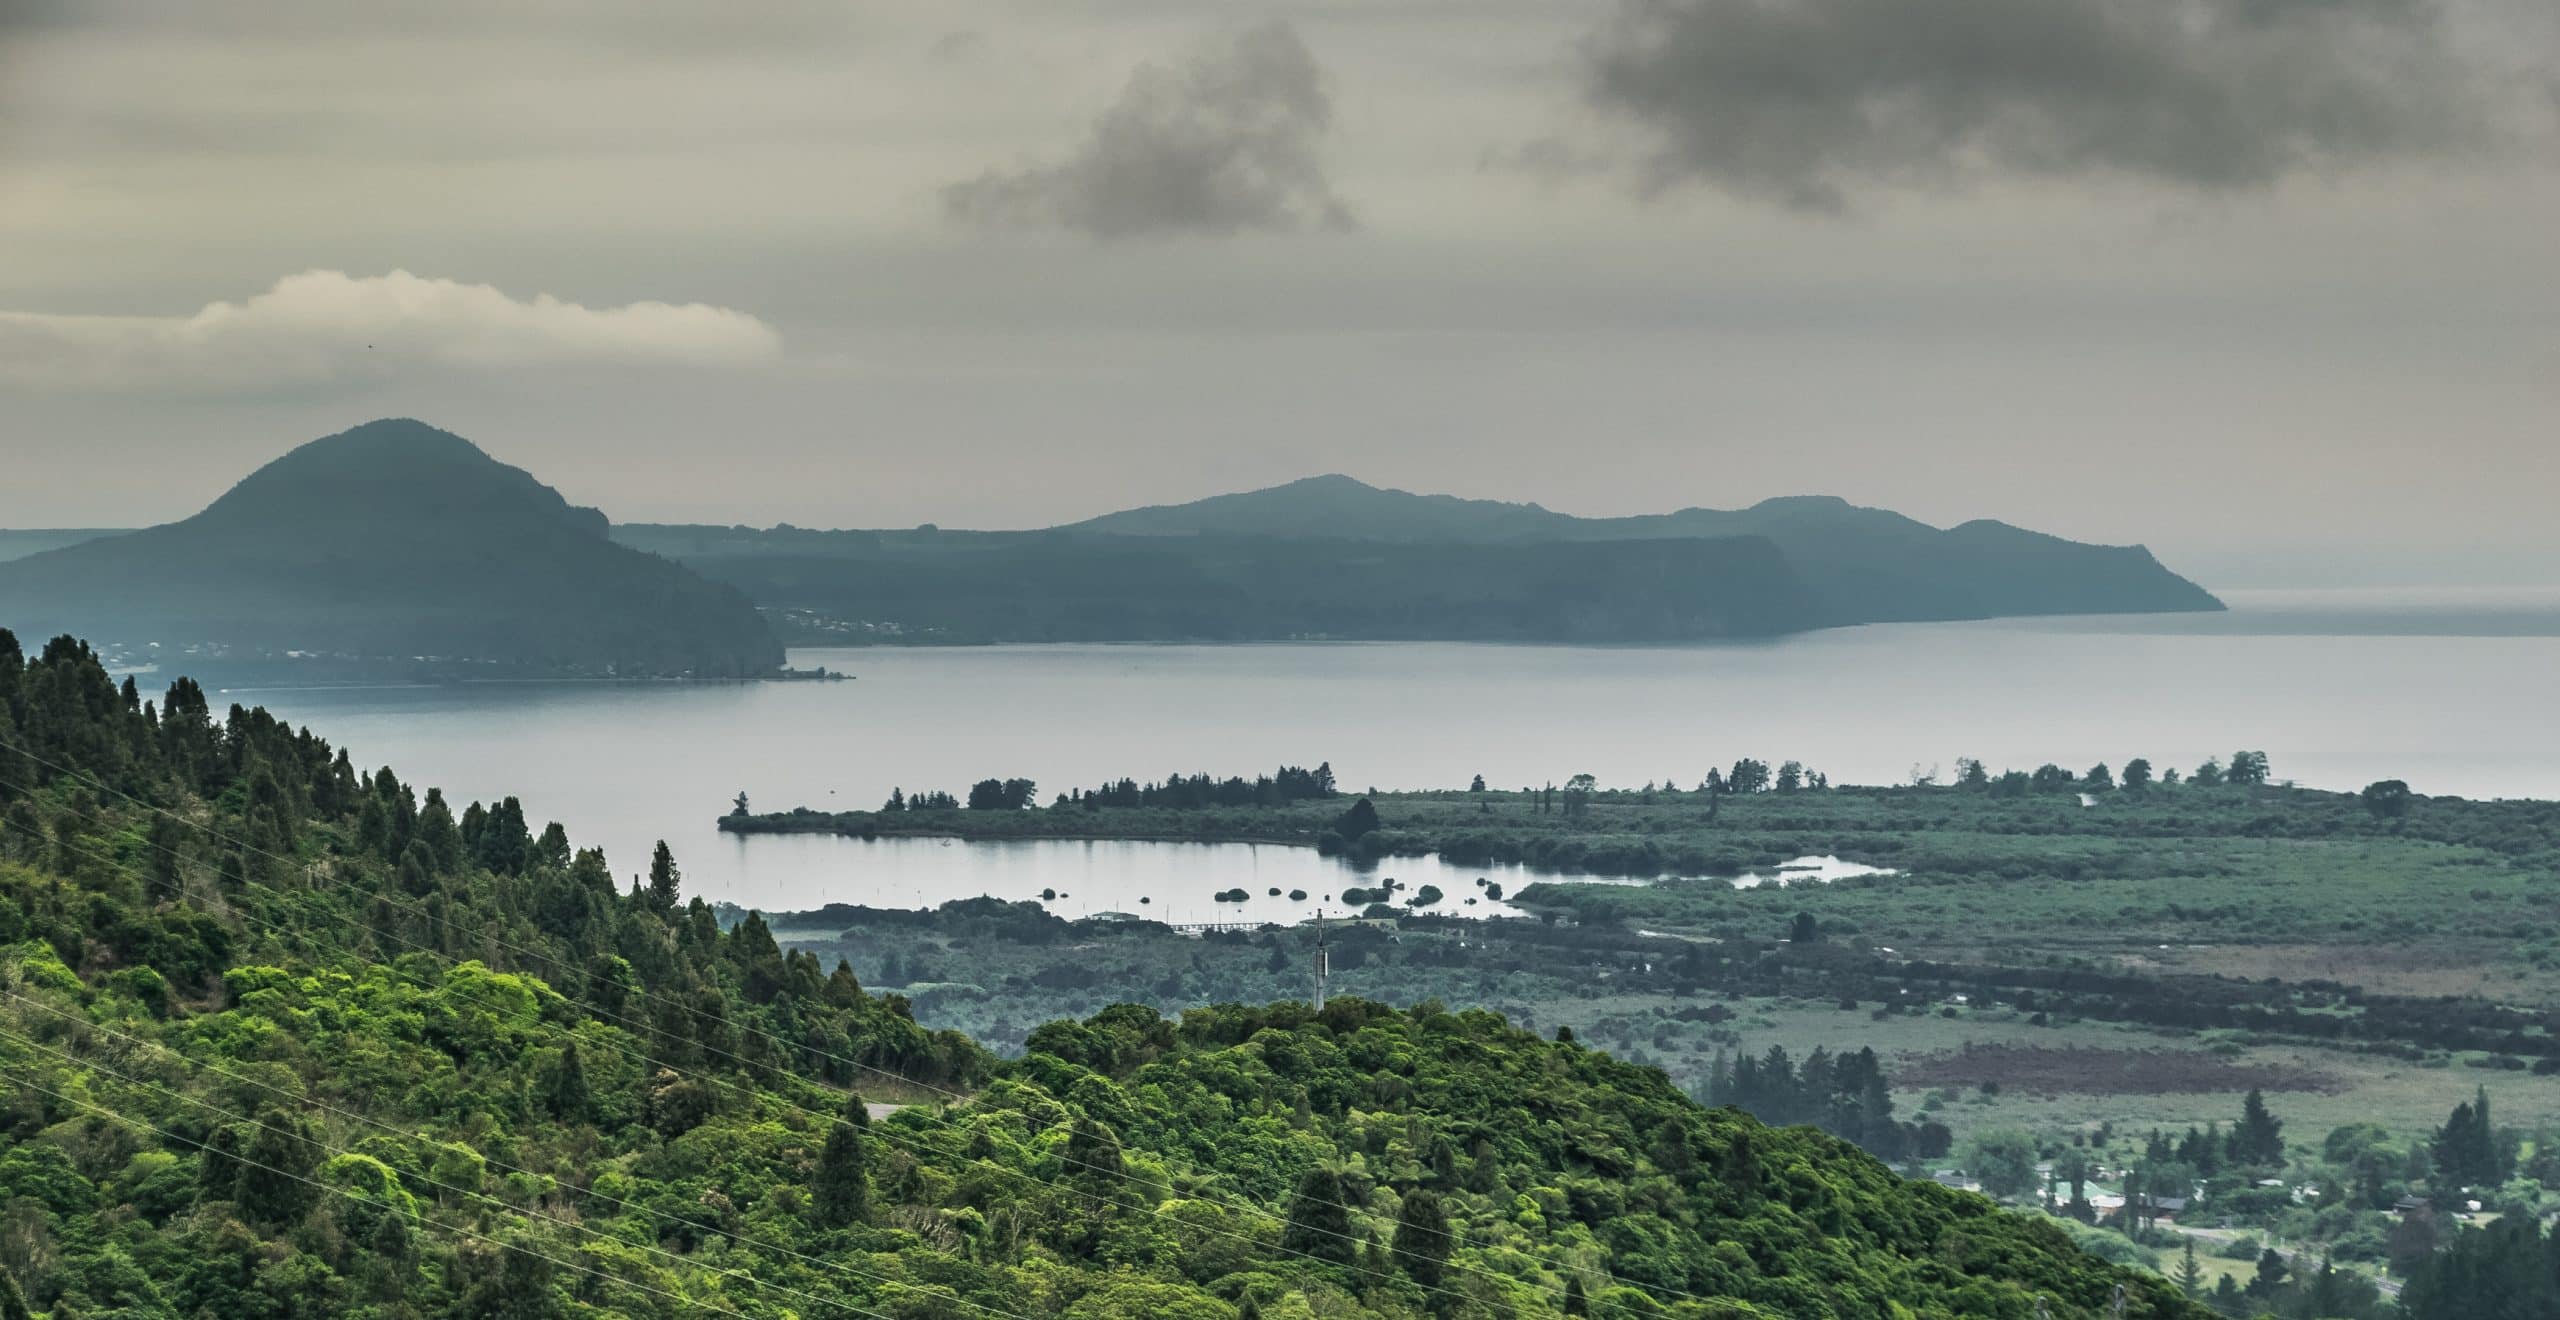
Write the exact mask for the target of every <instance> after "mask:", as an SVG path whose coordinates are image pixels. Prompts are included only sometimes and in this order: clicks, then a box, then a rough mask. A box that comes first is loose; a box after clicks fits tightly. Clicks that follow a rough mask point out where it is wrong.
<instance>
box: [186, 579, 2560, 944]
mask: <svg viewBox="0 0 2560 1320" xmlns="http://www.w3.org/2000/svg"><path fill="white" fill-rule="evenodd" d="M2232 600H2233V605H2234V609H2233V611H2232V612H2231V613H2230V614H2227V615H2213V616H2194V617H2187V616H2159V617H2145V618H2105V619H2045V620H2029V621H2007V622H1995V623H1971V624H1914V625H1890V626H1878V627H1865V628H1849V629H1839V630H1834V631H1829V632H1820V633H1812V634H1807V635H1805V636H1800V637H1792V638H1787V639H1783V640H1779V641H1773V642H1767V643H1762V644H1753V645H1722V646H1685V647H1623V648H1589V647H1550V646H1480V645H1463V644H1339V645H1332V644H1288V645H1268V646H1262V645H1255V646H1047V647H989V648H966V649H959V648H955V649H915V650H906V649H870V650H810V651H800V652H795V653H794V654H793V656H792V661H793V663H794V664H796V665H800V666H803V667H806V666H813V665H825V666H827V667H829V668H831V669H839V670H844V671H846V672H849V673H852V674H854V675H856V676H857V680H856V681H853V682H846V683H775V684H760V685H754V686H746V687H718V688H650V687H610V686H580V685H515V686H497V685H487V686H461V687H411V688H361V689H347V688H341V689H310V688H303V689H288V688H267V689H240V690H235V691H232V692H229V693H228V694H226V695H227V699H229V700H235V701H241V702H245V703H250V704H263V705H265V706H267V707H269V708H270V709H272V710H274V711H276V712H277V713H278V714H279V715H280V716H282V717H283V718H286V719H289V720H292V721H294V722H295V723H298V724H307V725H309V726H310V727H311V728H312V729H313V730H314V731H316V732H318V733H319V734H320V735H322V736H323V737H326V738H328V739H329V740H331V741H332V742H334V743H338V744H341V745H344V746H346V747H348V748H350V749H351V752H352V754H353V755H354V757H355V759H356V761H357V763H358V764H360V765H384V764H387V765H390V766H393V767H394V768H396V769H397V770H398V771H399V772H400V773H401V775H402V776H403V777H405V778H407V779H409V780H411V781H412V782H416V783H421V784H440V785H442V786H443V787H444V789H445V791H446V794H447V795H448V796H449V797H451V798H452V799H454V801H455V802H456V803H457V805H459V804H460V803H463V802H468V801H470V800H473V799H475V798H478V799H490V798H495V797H500V796H504V795H506V794H510V793H512V794H515V795H516V796H518V797H520V798H522V799H523V800H524V803H525V809H526V811H527V813H528V815H529V816H530V817H531V818H532V819H533V820H534V821H536V822H540V821H544V820H558V821H561V822H563V823H565V824H566V825H568V827H569V831H570V835H571V837H572V838H574V839H576V840H577V841H578V842H579V843H580V844H582V845H586V844H600V845H602V846H603V847H604V848H605V849H606V851H607V855H608V856H609V857H610V858H611V859H612V860H613V862H614V865H615V869H616V870H617V871H618V872H621V873H623V874H624V875H626V876H627V875H628V874H629V873H631V872H632V871H634V870H636V869H639V868H640V867H641V866H643V865H644V864H645V861H646V859H647V857H648V851H649V847H650V845H651V844H652V842H654V841H655V840H658V839H662V838H663V839H665V840H667V841H668V843H669V844H670V845H671V846H672V847H673V848H674V849H675V852H676V856H677V859H678V861H679V863H680V864H681V865H682V867H683V869H684V872H685V878H686V889H687V891H688V892H691V893H697V894H701V895H703V896H705V897H708V898H713V899H728V900H734V901H736V902H740V903H744V904H748V905H751V906H755V907H761V908H765V909H767V910H785V909H797V908H809V907H816V906H819V905H821V904H825V903H830V902H845V903H869V904H873V905H899V906H916V905H929V904H934V903H939V902H942V901H944V900H946V899H951V898H960V897H967V896H970V895H973V894H981V893H991V894H996V895H998V896H1000V897H1007V898H1036V897H1038V896H1039V895H1040V893H1041V891H1042V890H1044V889H1046V890H1055V891H1058V892H1059V893H1060V894H1061V895H1062V897H1061V898H1059V899H1056V900H1053V906H1054V907H1055V908H1056V910H1058V911H1060V912H1061V913H1062V914H1067V915H1075V914H1081V913H1088V912H1096V911H1106V910H1113V911H1127V912H1141V913H1145V914H1146V915H1149V916H1155V917H1159V918H1161V919H1166V920H1176V921H1208V920H1227V919H1242V920H1270V919H1282V918H1285V917H1288V916H1292V915H1296V914H1297V913H1299V912H1302V911H1304V910H1306V909H1308V908H1311V907H1313V906H1315V905H1316V904H1317V903H1319V902H1321V901H1322V897H1321V896H1324V895H1331V894H1338V893H1339V892H1340V890H1341V889H1342V888H1343V887H1344V886H1346V885H1359V886H1362V887H1370V886H1374V885H1376V884H1377V883H1378V881H1379V880H1380V879H1382V878H1386V877H1393V878H1395V879H1398V880H1400V881H1402V882H1404V883H1405V884H1406V885H1408V886H1410V887H1411V888H1412V889H1415V890H1418V889H1419V888H1420V886H1421V885H1423V884H1425V883H1430V884H1435V885H1437V886H1438V887H1439V888H1440V889H1441V890H1442V891H1443V892H1444V893H1445V894H1446V895H1448V897H1447V898H1446V899H1445V900H1444V903H1443V910H1448V911H1457V912H1473V913H1476V914H1479V915H1481V914H1486V913H1491V912H1495V911H1501V910H1503V909H1502V908H1501V907H1500V905H1498V904H1496V903H1494V902H1493V901H1492V900H1490V899H1487V898H1486V897H1485V894H1486V891H1485V890H1484V889H1483V888H1481V887H1479V886H1478V885H1477V884H1476V881H1477V880H1479V879H1483V880H1487V881H1489V882H1491V883H1493V884H1498V885H1500V886H1502V887H1503V889H1504V890H1505V892H1513V891H1516V890H1517V888H1518V887H1519V886H1520V885H1521V884H1522V883H1525V882H1526V881H1527V880H1529V879H1531V878H1532V877H1530V876H1528V875H1526V874H1525V873H1521V872H1518V871H1516V870H1506V869H1504V868H1466V869H1464V870H1463V871H1461V870H1459V869H1456V868H1444V867H1441V866H1439V865H1438V864H1437V863H1436V862H1431V861H1420V862H1417V861H1412V860H1397V861H1391V862H1389V863H1387V864H1386V865H1385V866H1383V867H1382V868H1380V869H1379V870H1378V871H1377V872H1375V873H1371V874H1366V875H1364V874H1361V873H1357V872H1354V871H1352V870H1350V869H1349V868H1347V867H1344V866H1341V865H1339V864H1337V863H1334V862H1332V861H1330V860H1327V859H1324V858H1320V857H1317V856H1315V855H1313V854H1312V853H1311V852H1307V851H1305V850H1299V849H1290V848H1272V847H1245V846H1241V845H1235V846H1205V845H1192V844H1154V845H1149V844H1083V843H1070V844H1032V845H1007V846H1004V847H973V846H969V845H963V844H949V845H945V844H943V843H941V842H940V841H905V842H897V843H873V844H864V843H862V842H860V841H858V840H850V839H834V838H811V837H800V838H782V837H764V838H738V837H734V836H729V835H723V834H721V833H719V832H718V830H717V829H716V827H715V825H714V821H715V819H716V818H717V817H718V816H719V814H720V813H721V812H723V811H725V810H727V809H728V807H729V804H730V801H731V799H733V798H734V797H735V796H736V795H737V794H738V793H740V792H744V793H746V794H748V795H749V798H750V800H751V801H752V803H753V805H754V806H755V807H756V808H757V809H759V810H775V809H782V808H788V807H793V806H809V807H813V808H817V809H821V810H830V811H833V810H845V809H850V808H864V807H872V806H876V805H878V804H879V802H880V801H881V799H883V798H885V797H886V796H887V795H888V793H889V790H890V789H891V788H893V787H903V788H905V789H907V790H909V791H910V792H912V791H914V790H917V789H946V790H949V791H952V792H963V791H965V790H966V789H967V786H968V785H969V784H970V783H972V782H974V781H976V780H979V779H984V778H988V777H991V776H992V777H1002V778H1009V777H1014V776H1027V777H1029V778H1032V779H1035V780H1037V781H1038V782H1039V784H1040V785H1041V792H1042V796H1043V798H1044V799H1045V798H1046V797H1047V796H1049V795H1050V794H1053V793H1055V792H1058V791H1060V790H1063V789H1066V788H1069V787H1071V786H1075V785H1079V784H1093V783H1097V782H1100V781H1102V780H1104V779H1106V778H1113V779H1116V778H1119V777H1121V776H1135V777H1138V778H1142V779H1153V778H1161V777H1163V776H1164V775H1167V774H1171V773H1176V772H1181V773H1188V772H1192V771H1199V770H1207V771H1210V772H1213V773H1216V774H1219V775H1226V774H1244V775H1252V774H1256V773H1259V772H1262V771H1267V770H1269V769H1271V768H1272V767H1274V766H1277V765H1280V764H1283V763H1290V764H1300V765H1313V764H1315V763H1316V762H1319V761H1330V762H1331V763H1332V764H1333V768H1334V771H1335V773H1336V775H1337V777H1338V778H1339V779H1340V781H1341V782H1342V783H1343V784H1344V785H1345V786H1346V787H1350V788H1355V789H1356V788H1360V787H1364V786H1371V785H1374V786H1377V787H1380V788H1422V787H1463V786H1464V785H1465V784H1466V783H1467V781H1468V779H1469V778H1470V777H1471V776H1474V775H1477V774H1481V775H1483V776H1484V777H1485V779H1486V780H1487V782H1489V783H1491V784H1494V785H1496V786H1500V787H1514V786H1519V785H1524V784H1542V783H1546V782H1549V781H1555V782H1562V781H1563V780H1564V779H1565V778H1567V777H1568V776H1570V775H1574V774H1577V773H1585V772H1587V773H1591V774H1594V775H1597V776H1599V778H1600V780H1601V782H1602V783H1604V784H1611V785H1635V784H1642V783H1645V782H1647V781H1660V780H1671V781H1675V782H1679V783H1683V784H1695V783H1696V782H1697V781H1698V780H1699V779H1701V778H1703V777H1704V776H1705V775H1706V772H1707V770H1708V769H1709V768H1710V767H1713V766H1719V765H1725V764H1729V763H1731V762H1732V761H1733V760H1734V759H1735V758H1736V757H1740V756H1756V757H1760V758H1762V759H1764V760H1768V761H1771V762H1775V761H1778V760H1782V759H1788V758H1793V759H1798V760H1802V761H1804V762H1805V763H1807V764H1808V765H1810V766H1813V767H1815V768H1817V769H1821V770H1824V771H1826V772H1828V773H1829V774H1830V776H1831V777H1832V779H1833V780H1834V781H1835V782H1840V783H1892V782H1900V781H1903V780H1906V779H1908V778H1909V777H1910V776H1911V775H1912V774H1913V773H1914V771H1915V770H1917V771H1922V772H1926V771H1928V770H1930V769H1931V768H1932V767H1937V768H1941V769H1951V768H1952V767H1953V765H1954V763H1955V760H1956V758H1957V757H1960V756H1977V757H1980V758H1982V759H1983V760H1985V761H1987V762H1989V763H1990V764H1991V765H1993V766H1994V767H2001V766H2019V767H2032V766H2034V765H2036V764H2039V763H2041V762H2044V761H2056V762H2060V763H2062V764H2064V765H2067V766H2070V767H2072V768H2073V769H2074V770H2078V769H2081V768H2085V767H2086V766H2088V765H2089V764H2091V763H2093V762H2097V761H2106V762H2109V763H2110V764H2115V765H2121V764H2122V763H2123V762H2124V761H2125V760H2127V759H2128V758H2131V757H2135V756H2147V757H2149V758H2151V759H2152V760H2153V761H2154V762H2155V763H2158V764H2162V765H2170V764H2175V765H2180V766H2188V765H2193V764H2194V763H2196V762H2198V761H2201V760H2203V759H2204V758H2205V757H2207V756H2212V755H2220V756H2226V757H2227V756H2228V755H2229V754H2230V752H2231V751H2232V750H2233V749H2234V748H2241V747H2247V748H2260V749H2264V750H2265V751H2266V752H2267V753H2268V755H2269V757H2270V758H2271V760H2272V762H2273V765H2274V770H2275V774H2276V775H2277V777H2278V778H2284V779H2296V780H2299V781H2301V782H2303V783H2306V784H2311V785H2315V786H2320V787H2328V788H2350V789H2351V788H2356V787H2361V786H2362V785H2364V784H2365V783H2367V782H2370V781H2372V780H2374V779H2380V778H2400V779H2406V780H2407V781H2409V783H2410V784H2411V785H2412V786H2413V787H2415V788H2416V789H2418V790H2419V791H2420V792H2426V793H2459V794H2464V795H2468V796H2475V797H2560V753H2555V752H2554V751H2553V744H2552V739H2551V734H2552V731H2553V730H2555V729H2560V596H2555V595H2553V594H2551V593H2508V594H2505V595H2492V596H2479V595H2446V594H2431V595H2418V594H2406V593H2402V594H2395V595H2389V596H2371V595H2358V594H2355V593H2334V592H2333V593H2312V594H2290V595H2275V594H2268V595H2248V594H2241V595H2237V596H2235V597H2233V598H2232ZM1233 888H1243V889H1245V890H1246V891H1247V892H1248V893H1249V894H1250V895H1251V898H1250V899H1249V900H1248V901H1247V902H1246V903H1245V904H1241V905H1237V904H1220V903H1217V902H1214V901H1213V900H1212V898H1211V896H1212V895H1213V894H1215V893H1216V892H1218V891H1220V890H1225V889H1233ZM1273 888H1278V889H1279V890H1280V891H1281V894H1280V896H1278V897H1276V898H1275V897H1273V896H1271V895H1270V894H1269V892H1268V891H1269V890H1271V889H1273ZM1292 890H1303V891H1306V892H1307V893H1308V894H1309V895H1310V897H1309V898H1308V899H1305V900H1292V899H1290V898H1289V897H1288V895H1289V893H1290V891H1292ZM1469 897H1474V898H1477V899H1478V900H1479V901H1478V902H1477V903H1476V904H1475V905H1474V907H1472V908H1469V907H1467V906H1466V905H1465V902H1464V900H1465V899H1467V898H1469ZM1142 898H1143V899H1146V900H1148V901H1147V902H1145V903H1141V902H1140V901H1139V900H1140V899H1142Z"/></svg>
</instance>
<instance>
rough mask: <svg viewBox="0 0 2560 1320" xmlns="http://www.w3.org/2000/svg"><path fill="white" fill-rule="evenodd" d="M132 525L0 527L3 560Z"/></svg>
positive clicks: (126, 529)
mask: <svg viewBox="0 0 2560 1320" xmlns="http://www.w3.org/2000/svg"><path fill="white" fill-rule="evenodd" d="M131 530H133V529H132V528H130V527H26V528H5V527H0V563H5V562H7V561H9V560H12V559H24V558H26V557H27V556H29V555H40V554H43V553H44V552H45V551H47V550H59V549H61V548H62V547H64V546H66V545H78V544H80V543H81V542H82V541H94V540H97V539H98V538H99V537H101V536H122V535H124V534H125V533H126V532H129V531H131Z"/></svg>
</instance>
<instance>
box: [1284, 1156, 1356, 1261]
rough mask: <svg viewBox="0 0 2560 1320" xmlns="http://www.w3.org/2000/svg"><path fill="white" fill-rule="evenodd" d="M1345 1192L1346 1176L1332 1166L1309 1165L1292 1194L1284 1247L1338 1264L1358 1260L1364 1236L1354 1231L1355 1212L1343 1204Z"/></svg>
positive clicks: (1287, 1249)
mask: <svg viewBox="0 0 2560 1320" xmlns="http://www.w3.org/2000/svg"><path fill="white" fill-rule="evenodd" d="M1342 1196H1343V1193H1342V1177H1341V1175H1339V1174H1337V1173H1335V1172H1334V1171H1333V1170H1331V1169H1326V1168H1314V1169H1309V1170H1307V1171H1306V1173H1305V1174H1303V1175H1302V1176H1300V1177H1299V1179H1298V1187H1297V1190H1296V1191H1295V1192H1293V1193H1291V1194H1290V1196H1289V1220H1288V1227H1286V1228H1284V1229H1283V1230H1281V1233H1280V1248H1281V1250H1283V1251H1294V1252H1301V1253H1304V1254H1306V1255H1308V1256H1312V1257H1314V1258H1315V1259H1317V1260H1322V1261H1331V1262H1333V1263H1334V1264H1337V1265H1349V1264H1352V1263H1353V1262H1355V1261H1357V1260H1358V1259H1359V1251H1360V1238H1359V1235H1358V1234H1357V1233H1354V1232H1353V1231H1352V1226H1351V1212H1350V1210H1348V1209H1346V1208H1345V1207H1344V1206H1343V1203H1342Z"/></svg>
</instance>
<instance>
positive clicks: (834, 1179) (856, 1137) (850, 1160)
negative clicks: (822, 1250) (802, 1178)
mask: <svg viewBox="0 0 2560 1320" xmlns="http://www.w3.org/2000/svg"><path fill="white" fill-rule="evenodd" d="M869 1126H871V1111H870V1110H868V1109H866V1108H864V1107H863V1104H862V1097H860V1096H855V1097H853V1098H852V1099H851V1100H849V1101H847V1102H846V1104H845V1112H844V1116H843V1117H841V1118H838V1119H837V1120H836V1121H835V1125H834V1126H833V1127H831V1128H829V1129H827V1144H826V1147H825V1148H824V1149H823V1150H821V1151H820V1152H819V1153H818V1167H817V1171H816V1172H815V1173H813V1174H811V1175H810V1178H809V1196H810V1200H811V1201H812V1202H813V1203H814V1204H815V1206H816V1208H817V1212H818V1220H819V1222H820V1223H823V1224H825V1225H826V1226H827V1227H829V1228H846V1227H849V1226H851V1225H854V1224H858V1223H861V1222H862V1221H863V1220H864V1219H866V1218H868V1217H869V1216H870V1214H871V1175H870V1173H869V1171H868V1170H867V1169H866V1168H865V1167H864V1164H863V1135H862V1130H863V1129H864V1128H867V1127H869Z"/></svg>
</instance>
